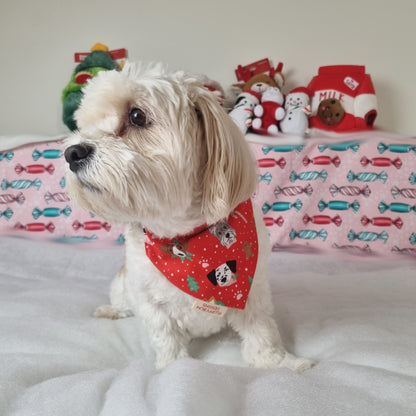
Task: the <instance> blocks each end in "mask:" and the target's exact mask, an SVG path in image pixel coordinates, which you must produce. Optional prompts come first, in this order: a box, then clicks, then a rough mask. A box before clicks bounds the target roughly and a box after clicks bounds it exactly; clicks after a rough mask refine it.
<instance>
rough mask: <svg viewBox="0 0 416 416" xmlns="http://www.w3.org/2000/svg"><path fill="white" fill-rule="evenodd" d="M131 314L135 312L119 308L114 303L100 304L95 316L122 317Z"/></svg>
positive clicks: (106, 317)
mask: <svg viewBox="0 0 416 416" xmlns="http://www.w3.org/2000/svg"><path fill="white" fill-rule="evenodd" d="M129 316H133V312H132V311H131V310H130V309H119V308H115V307H114V306H112V305H102V306H99V307H98V308H97V309H96V310H95V312H94V317H95V318H105V319H122V318H128V317H129Z"/></svg>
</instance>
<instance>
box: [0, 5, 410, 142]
mask: <svg viewBox="0 0 416 416" xmlns="http://www.w3.org/2000/svg"><path fill="white" fill-rule="evenodd" d="M415 18H416V1H415V0H395V1H382V0H344V1H337V0H313V1H312V0H292V1H290V0H284V1H283V0H269V1H266V0H256V1H255V2H254V1H248V0H236V1H234V0H233V1H227V0H208V1H200V0H176V1H175V0H117V1H115V0H71V1H68V0H36V1H32V0H13V1H6V0H1V4H0V56H1V58H0V59H1V65H0V86H1V90H0V91H1V97H2V99H1V101H0V135H5V134H20V133H34V134H47V135H54V134H60V133H62V132H65V131H66V128H65V126H64V125H63V123H62V122H61V111H62V106H61V101H60V95H61V91H62V89H63V88H64V86H65V85H66V84H67V82H68V81H69V78H70V75H71V73H72V71H73V69H74V67H75V64H74V62H73V53H74V52H78V51H88V50H89V49H90V47H91V46H92V45H93V44H95V43H96V42H101V43H104V44H106V45H108V46H109V47H110V49H117V48H121V47H125V48H127V50H128V53H129V58H130V60H143V61H163V62H166V63H168V64H169V66H171V67H172V68H174V69H177V68H184V69H187V70H191V71H194V72H204V73H206V74H207V75H209V76H210V77H212V78H214V79H217V80H218V81H220V82H221V84H222V85H223V86H224V87H228V86H229V85H231V84H232V83H233V82H235V81H236V80H235V77H234V69H235V68H236V66H237V65H238V64H248V63H250V62H253V61H255V60H258V59H261V58H265V57H268V58H270V59H272V60H273V62H274V63H275V64H277V63H278V62H279V61H282V62H284V65H285V66H284V70H285V71H284V72H285V74H286V78H287V86H286V88H284V91H285V92H287V91H288V90H289V89H290V88H291V87H294V86H298V85H307V83H308V82H309V80H310V79H311V78H312V77H313V76H314V75H315V74H316V73H317V70H318V67H319V66H321V65H333V64H360V65H365V66H366V68H367V72H368V73H370V74H371V76H372V78H373V83H374V85H375V88H376V93H377V97H378V102H379V116H378V119H377V120H376V125H377V126H378V127H381V128H384V129H387V130H391V131H396V132H400V133H405V134H411V135H415V134H416V117H415V114H416V105H415V97H416V83H415V78H416V22H415Z"/></svg>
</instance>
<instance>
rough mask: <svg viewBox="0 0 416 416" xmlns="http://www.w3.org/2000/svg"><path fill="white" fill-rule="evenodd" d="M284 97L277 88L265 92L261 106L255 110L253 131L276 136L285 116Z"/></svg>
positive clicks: (270, 88)
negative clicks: (280, 122) (279, 124)
mask: <svg viewBox="0 0 416 416" xmlns="http://www.w3.org/2000/svg"><path fill="white" fill-rule="evenodd" d="M283 101H284V97H283V94H282V93H281V91H280V89H279V88H277V87H269V88H267V90H266V91H264V92H263V95H262V97H261V104H259V105H257V106H256V107H255V108H254V115H255V116H256V118H255V119H254V120H253V124H252V128H253V131H254V132H256V133H259V134H272V135H275V134H277V132H278V131H279V129H278V127H277V125H278V122H279V121H280V120H282V119H283V117H284V115H285V110H284V109H283V107H282V105H283Z"/></svg>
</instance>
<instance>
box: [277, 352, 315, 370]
mask: <svg viewBox="0 0 416 416" xmlns="http://www.w3.org/2000/svg"><path fill="white" fill-rule="evenodd" d="M314 365H315V362H313V361H312V360H309V359H307V358H301V357H296V356H294V355H292V354H290V353H288V352H286V354H285V356H284V357H283V359H282V361H280V363H279V365H278V366H279V367H284V368H289V369H290V370H293V371H296V372H297V373H303V372H304V371H305V370H309V369H310V368H312V367H313V366H314Z"/></svg>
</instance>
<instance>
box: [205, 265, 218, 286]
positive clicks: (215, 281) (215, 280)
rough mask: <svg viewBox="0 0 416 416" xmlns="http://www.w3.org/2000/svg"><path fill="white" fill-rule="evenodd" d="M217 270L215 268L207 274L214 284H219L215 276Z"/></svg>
mask: <svg viewBox="0 0 416 416" xmlns="http://www.w3.org/2000/svg"><path fill="white" fill-rule="evenodd" d="M215 271H216V269H214V270H211V271H210V272H209V273H208V274H207V277H208V280H209V281H210V282H211V283H212V284H213V285H214V286H217V284H218V283H217V278H216V277H215Z"/></svg>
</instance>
